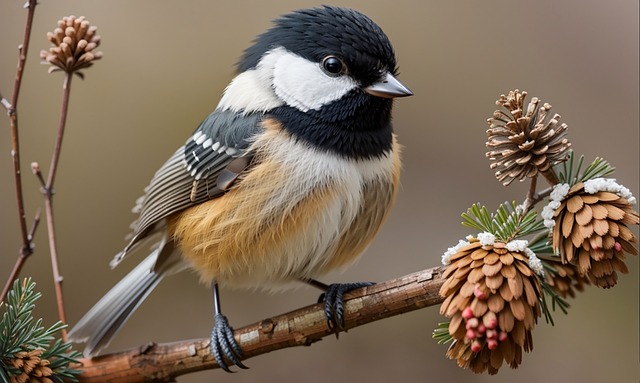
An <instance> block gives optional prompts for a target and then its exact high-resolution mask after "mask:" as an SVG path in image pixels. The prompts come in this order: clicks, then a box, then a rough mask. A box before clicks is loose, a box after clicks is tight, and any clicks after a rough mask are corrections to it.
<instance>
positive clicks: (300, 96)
mask: <svg viewBox="0 0 640 383" xmlns="http://www.w3.org/2000/svg"><path fill="white" fill-rule="evenodd" d="M269 54H276V55H278V56H279V58H278V60H277V61H276V62H275V66H274V68H273V88H274V90H275V92H276V95H278V98H280V99H281V100H282V101H284V102H285V103H286V104H287V105H289V106H292V107H295V108H297V109H299V110H301V111H303V112H307V111H309V110H311V109H313V110H318V109H320V108H321V107H322V106H323V105H327V104H330V103H331V102H333V101H336V100H339V99H340V98H342V97H343V96H344V95H345V94H347V93H348V92H349V91H351V90H352V89H355V88H357V87H358V84H357V83H356V82H355V81H354V80H353V79H351V78H350V77H349V76H345V75H343V76H338V77H331V76H329V75H327V74H326V73H325V72H324V71H323V70H322V69H321V68H320V64H318V63H315V62H311V61H309V60H307V59H305V58H302V57H300V56H298V55H296V54H294V53H291V52H289V51H287V50H286V49H284V48H277V49H275V50H274V51H272V52H270V53H269Z"/></svg>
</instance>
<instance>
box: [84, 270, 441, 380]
mask: <svg viewBox="0 0 640 383" xmlns="http://www.w3.org/2000/svg"><path fill="white" fill-rule="evenodd" d="M442 271H443V269H442V268H441V267H434V268H430V269H426V270H422V271H418V272H415V273H412V274H409V275H406V276H403V277H400V278H396V279H393V280H389V281H386V282H382V283H378V284H376V285H373V286H370V287H365V288H361V289H358V290H355V291H353V292H351V293H350V294H348V295H347V297H346V299H345V329H346V330H349V329H352V328H355V327H358V326H362V325H364V324H367V323H370V322H374V321H377V320H381V319H384V318H388V317H392V316H395V315H399V314H403V313H406V312H410V311H414V310H418V309H421V308H425V307H429V306H434V305H437V304H440V303H442V300H443V299H442V298H441V297H440V294H439V291H440V287H441V286H442V283H443V282H444V280H443V279H442ZM333 333H334V332H333V331H332V330H329V328H328V327H327V323H326V319H325V316H324V311H323V305H322V304H315V305H311V306H307V307H303V308H300V309H297V310H294V311H291V312H289V313H286V314H282V315H277V316H274V317H271V318H267V319H264V320H262V321H260V322H257V323H254V324H252V325H249V326H245V327H242V328H239V329H236V330H235V338H236V341H238V344H239V345H240V347H241V348H242V350H243V352H244V359H248V358H252V357H254V356H258V355H261V354H266V353H268V352H271V351H276V350H280V349H283V348H288V347H295V346H308V345H311V344H313V343H315V342H317V341H318V340H320V339H322V338H323V337H326V336H329V335H332V334H333ZM82 363H83V366H82V367H81V368H80V369H81V370H82V371H83V372H82V374H81V375H80V376H79V381H80V382H82V383H98V382H106V381H108V382H112V383H138V382H172V381H175V378H176V377H178V376H180V375H184V374H188V373H191V372H196V371H202V370H208V369H213V368H218V365H217V364H216V362H215V360H214V358H213V357H212V356H211V353H210V351H209V339H208V338H204V339H196V340H191V341H178V342H172V343H163V344H156V343H151V344H148V345H145V346H141V347H138V348H136V349H132V350H128V351H123V352H118V353H114V354H109V355H104V356H99V357H96V358H93V359H83V360H82Z"/></svg>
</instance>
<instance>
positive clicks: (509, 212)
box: [462, 201, 545, 242]
mask: <svg viewBox="0 0 640 383" xmlns="http://www.w3.org/2000/svg"><path fill="white" fill-rule="evenodd" d="M462 219H463V221H462V224H463V225H464V226H467V227H470V228H473V229H476V230H479V231H481V232H488V233H491V234H493V235H495V236H496V238H497V239H498V240H500V241H504V242H509V241H511V240H514V239H516V238H519V237H523V236H525V235H529V234H533V233H536V232H539V231H541V230H543V229H545V227H544V223H543V221H541V220H539V219H538V217H537V213H536V212H535V211H534V210H530V211H528V212H526V213H524V212H523V211H522V209H521V208H519V207H518V205H516V202H515V201H513V202H511V203H506V202H505V203H503V204H501V205H500V206H499V207H498V210H497V211H496V212H495V213H489V212H488V211H487V208H486V207H485V206H481V205H480V204H479V203H476V204H473V205H472V206H471V207H470V208H469V209H468V210H467V212H466V213H462Z"/></svg>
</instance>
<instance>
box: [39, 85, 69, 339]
mask: <svg viewBox="0 0 640 383" xmlns="http://www.w3.org/2000/svg"><path fill="white" fill-rule="evenodd" d="M72 77H73V74H72V73H65V77H64V83H63V85H62V89H63V93H62V107H61V111H60V124H59V125H58V134H57V136H56V143H55V147H54V149H53V155H52V157H51V165H50V166H49V176H48V178H47V184H46V186H45V187H44V202H45V205H44V206H45V215H46V217H47V231H48V234H49V252H50V253H51V268H52V270H53V283H54V285H55V291H56V302H57V304H58V316H59V318H60V321H61V322H62V323H67V320H66V315H65V309H64V295H63V293H62V281H63V278H62V275H61V274H60V267H59V263H58V249H57V241H56V229H55V223H54V220H53V194H54V189H53V187H54V183H55V180H56V173H57V170H58V163H59V161H60V152H61V149H62V140H63V138H64V130H65V126H66V123H67V114H68V110H69V97H70V95H71V78H72ZM62 340H64V341H65V342H66V340H67V331H66V330H64V329H63V330H62Z"/></svg>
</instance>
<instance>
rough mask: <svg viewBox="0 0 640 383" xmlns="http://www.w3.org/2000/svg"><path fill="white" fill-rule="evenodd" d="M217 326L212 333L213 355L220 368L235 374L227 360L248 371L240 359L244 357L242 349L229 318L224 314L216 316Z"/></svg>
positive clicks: (215, 325)
mask: <svg viewBox="0 0 640 383" xmlns="http://www.w3.org/2000/svg"><path fill="white" fill-rule="evenodd" d="M214 319H215V324H214V326H213V331H212V332H211V345H210V347H211V354H212V355H213V357H214V358H215V360H216V363H218V366H220V368H222V369H223V370H225V371H226V372H233V371H231V370H230V369H229V365H228V364H227V361H226V360H225V358H226V359H227V360H229V361H230V362H231V363H232V364H235V365H236V366H238V367H240V368H242V369H247V368H249V367H247V366H245V365H244V364H242V362H241V361H240V358H242V357H243V353H242V349H240V346H238V343H237V342H236V340H235V338H234V337H233V328H232V327H231V326H229V321H228V320H227V317H226V316H224V315H222V314H215V316H214Z"/></svg>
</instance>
